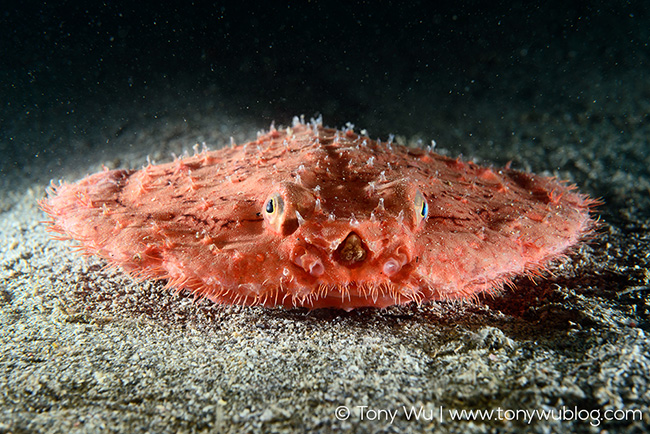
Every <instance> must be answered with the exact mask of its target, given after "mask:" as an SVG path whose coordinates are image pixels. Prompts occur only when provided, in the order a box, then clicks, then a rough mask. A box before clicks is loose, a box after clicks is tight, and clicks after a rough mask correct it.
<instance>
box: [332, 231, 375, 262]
mask: <svg viewBox="0 0 650 434" xmlns="http://www.w3.org/2000/svg"><path fill="white" fill-rule="evenodd" d="M367 257H368V247H367V246H366V244H365V243H364V242H363V240H362V239H361V237H360V236H359V235H358V234H357V233H355V232H354V231H352V232H350V233H349V234H348V235H347V237H345V239H344V240H343V241H341V243H340V244H339V246H338V247H337V248H336V250H335V251H334V254H333V258H334V260H335V261H336V262H338V263H339V264H341V265H344V266H345V267H347V268H357V267H360V266H361V265H362V264H363V262H364V261H365V260H366V258H367Z"/></svg>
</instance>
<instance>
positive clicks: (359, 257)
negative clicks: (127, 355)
mask: <svg viewBox="0 0 650 434" xmlns="http://www.w3.org/2000/svg"><path fill="white" fill-rule="evenodd" d="M593 203H594V201H592V200H590V199H588V198H587V197H586V196H583V195H581V194H579V193H576V192H575V191H573V188H572V187H570V186H567V185H565V184H564V183H562V182H558V181H557V180H555V179H553V178H548V177H543V176H536V175H532V174H527V173H522V172H519V171H515V170H511V169H508V168H505V169H499V170H496V169H490V168H486V167H481V166H478V165H476V164H473V163H468V162H462V161H460V160H458V159H452V158H448V157H444V156H441V155H438V154H435V153H433V152H430V151H425V150H422V149H413V148H407V147H403V146H399V145H396V144H388V143H377V142H376V141H373V140H371V139H369V138H368V137H364V136H360V135H357V134H356V133H354V132H353V131H352V130H346V131H338V130H334V129H329V128H324V127H322V125H320V124H318V123H316V122H313V123H312V124H303V123H300V122H294V125H293V127H292V128H287V129H282V130H275V129H272V130H271V131H270V132H269V133H267V134H264V135H261V136H259V138H258V140H257V141H254V142H251V143H247V144H245V145H240V146H234V147H231V148H225V149H220V150H217V151H212V152H208V151H204V152H202V153H199V154H196V155H194V156H192V157H186V158H183V159H179V160H177V161H175V162H172V163H168V164H162V165H149V166H147V167H145V168H143V169H142V170H138V171H132V170H112V171H104V172H102V173H97V174H95V175H92V176H89V177H87V178H84V179H82V180H81V181H79V182H77V183H75V184H62V185H60V186H56V187H53V188H52V189H51V191H50V194H49V197H48V198H47V199H45V200H43V201H42V202H41V206H42V208H43V209H44V210H45V211H46V212H47V213H48V214H49V215H50V217H51V218H52V223H51V229H52V230H53V231H55V232H59V233H61V234H63V235H64V236H65V237H69V238H73V239H75V240H78V241H79V242H80V243H81V246H82V247H83V249H84V250H85V251H86V252H87V253H89V254H95V255H99V256H101V257H103V258H105V259H106V260H107V261H109V262H110V263H112V264H116V265H119V266H121V267H123V268H124V269H125V270H127V271H129V272H131V273H132V274H134V275H137V276H139V277H144V278H153V279H168V283H169V286H171V287H175V288H179V289H181V288H184V289H187V290H189V291H191V292H193V293H195V294H197V295H199V296H203V297H207V298H209V299H211V300H213V301H215V302H217V303H239V304H262V305H266V306H274V305H284V306H305V307H308V308H318V307H338V308H344V309H352V308H356V307H361V306H376V307H385V306H389V305H393V304H403V303H408V302H412V301H415V302H423V301H427V300H438V299H458V298H467V297H471V296H474V295H475V294H477V293H480V292H483V291H491V290H495V289H498V288H500V287H501V285H502V284H503V283H504V282H508V281H510V279H512V277H514V276H516V275H519V274H524V273H534V274H537V273H539V271H540V270H542V269H544V268H545V267H546V265H547V264H548V262H549V261H550V260H552V259H554V258H557V257H559V256H561V255H562V254H563V253H565V252H566V251H567V249H569V248H570V247H571V246H573V245H574V244H576V243H577V242H578V241H579V240H580V239H581V238H582V237H583V236H584V235H585V234H587V233H588V232H589V231H590V230H591V229H592V227H593V221H592V219H591V218H590V215H589V207H590V205H592V204H593Z"/></svg>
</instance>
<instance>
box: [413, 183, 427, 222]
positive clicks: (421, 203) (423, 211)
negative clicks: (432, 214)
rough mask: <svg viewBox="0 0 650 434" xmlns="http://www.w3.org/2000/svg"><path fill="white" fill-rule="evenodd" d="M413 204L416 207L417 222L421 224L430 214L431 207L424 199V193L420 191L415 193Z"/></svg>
mask: <svg viewBox="0 0 650 434" xmlns="http://www.w3.org/2000/svg"><path fill="white" fill-rule="evenodd" d="M413 204H414V205H415V213H416V216H417V222H418V224H420V223H422V222H423V221H424V220H426V219H427V215H428V214H429V205H428V204H427V200H426V199H425V198H424V196H423V195H422V193H420V191H417V192H416V193H415V199H414V200H413Z"/></svg>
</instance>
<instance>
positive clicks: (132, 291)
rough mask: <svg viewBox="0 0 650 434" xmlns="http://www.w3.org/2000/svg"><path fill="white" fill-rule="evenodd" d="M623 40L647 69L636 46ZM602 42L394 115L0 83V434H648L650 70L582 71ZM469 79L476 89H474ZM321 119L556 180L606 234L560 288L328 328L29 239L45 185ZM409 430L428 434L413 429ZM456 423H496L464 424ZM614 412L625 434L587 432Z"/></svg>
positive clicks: (10, 76)
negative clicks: (461, 414)
mask: <svg viewBox="0 0 650 434" xmlns="http://www.w3.org/2000/svg"><path fill="white" fill-rule="evenodd" d="M641 27H642V26H640V27H639V28H641ZM635 28H636V27H635ZM623 33H625V32H623ZM625 34H627V33H625ZM540 37H541V38H543V35H542V36H540ZM581 37H582V35H578V36H577V38H578V41H582V40H581V39H580V38H581ZM634 37H635V38H637V40H638V39H639V38H641V43H640V44H639V46H643V39H642V38H643V37H647V34H643V33H642V32H641V33H635V34H634ZM630 38H632V37H630ZM598 41H600V39H598V40H597V41H596V42H593V41H592V40H591V39H589V38H586V39H585V40H584V41H582V42H583V43H578V44H576V45H575V47H572V46H571V44H570V43H568V44H567V45H568V46H562V47H556V46H555V51H553V50H547V51H544V50H539V51H537V52H535V50H534V49H533V48H530V50H529V51H528V52H527V53H523V52H520V54H521V56H522V58H521V60H520V61H519V63H518V68H516V69H513V68H509V67H505V66H499V63H498V61H496V63H497V65H496V66H494V68H496V70H497V72H496V73H495V72H494V71H491V75H490V74H486V75H485V76H483V75H481V73H480V72H471V71H470V72H468V73H467V76H464V77H461V78H458V77H456V78H455V79H453V80H452V79H451V78H449V77H448V76H445V77H442V78H440V80H437V79H436V80H434V79H432V80H430V81H426V80H420V81H418V82H417V83H415V84H414V88H413V89H412V90H410V91H408V92H406V93H403V94H401V97H400V98H396V97H395V95H394V93H391V92H382V91H381V89H378V88H376V87H375V88H373V90H372V92H370V91H368V93H367V94H364V93H363V92H361V91H358V88H355V87H354V86H352V85H350V86H349V87H347V88H341V89H339V91H338V92H332V93H328V92H322V94H319V93H318V92H316V91H314V90H313V89H312V90H310V91H309V92H311V93H309V95H310V97H309V98H307V99H306V100H308V101H309V103H304V101H305V99H301V103H300V104H295V106H293V105H292V103H291V96H295V95H297V94H300V93H301V92H300V89H296V87H297V86H302V85H303V83H301V82H300V81H299V80H298V79H294V77H287V78H286V86H287V89H289V88H291V90H287V93H288V94H289V97H288V100H287V101H280V102H277V101H276V102H275V103H274V104H266V103H265V102H264V101H263V100H264V95H263V94H256V93H255V92H257V90H256V89H252V90H250V94H248V95H240V96H239V97H238V98H233V96H232V92H228V90H227V89H226V88H227V87H228V86H227V83H223V82H217V83H216V84H214V85H208V84H206V83H205V82H199V81H197V80H196V77H195V76H194V75H192V74H191V73H178V74H168V75H164V74H152V77H151V78H150V79H149V80H147V81H146V83H145V82H144V80H140V81H138V80H136V82H135V83H133V82H131V81H129V80H127V79H124V80H123V81H120V79H118V78H116V79H115V80H113V81H111V80H110V79H107V78H104V79H103V80H104V81H103V82H102V84H101V85H99V84H97V85H93V88H92V92H91V91H89V90H88V89H86V88H85V87H83V86H81V85H79V84H78V83H77V84H73V85H71V87H70V88H69V89H68V88H67V87H66V86H67V84H66V83H67V81H66V79H64V78H61V77H60V76H59V77H55V76H49V75H48V76H47V77H46V78H44V77H43V76H44V75H47V74H41V76H40V77H41V78H36V79H35V78H34V77H33V76H29V75H28V74H27V75H26V74H25V70H23V69H20V68H16V69H14V70H11V71H9V70H6V71H4V72H3V75H2V77H3V80H5V81H7V82H10V83H12V84H13V85H12V86H10V87H8V88H5V89H6V93H5V98H6V101H5V104H4V105H3V107H2V108H1V109H0V110H2V112H1V116H2V136H1V139H2V153H3V160H4V161H3V165H2V166H1V167H2V175H1V178H0V186H1V187H2V192H1V194H0V198H1V200H0V245H1V246H2V254H1V256H0V346H1V352H0V432H1V433H31V432H34V433H94V432H124V433H126V432H129V433H203V432H280V433H284V432H331V431H335V430H345V431H352V432H362V433H374V432H442V433H445V432H457V433H474V432H533V433H547V432H593V433H597V432H625V433H634V432H644V430H647V429H648V427H649V426H650V408H649V405H650V359H649V357H650V337H648V333H650V320H649V313H650V295H649V294H650V271H649V268H648V263H649V262H650V234H649V228H650V199H649V197H650V171H649V169H648V167H649V166H650V144H649V143H648V141H649V140H650V139H649V137H650V79H649V78H648V77H650V74H649V73H650V70H649V68H648V63H647V57H646V53H645V52H643V50H640V51H634V50H632V51H626V49H621V50H618V51H617V50H615V49H612V50H613V51H615V53H614V54H612V53H611V52H608V51H607V48H608V47H604V46H602V45H601V46H597V47H596V48H599V49H594V50H592V49H590V48H589V44H590V43H592V42H593V43H597V42H598ZM645 42H646V47H647V42H650V40H648V39H646V40H645ZM542 45H543V44H542ZM551 46H553V44H551ZM576 47H577V48H576ZM585 47H587V48H585ZM581 49H584V51H581ZM607 56H610V57H607ZM611 56H620V58H619V59H617V60H616V61H611ZM603 59H605V60H603ZM544 64H549V65H550V66H548V65H546V67H543V66H540V65H544ZM499 68H501V69H499ZM296 74H298V75H299V73H296ZM477 77H488V78H484V79H485V80H486V82H487V84H485V83H484V84H482V85H480V89H475V88H474V87H473V86H479V85H478V84H476V80H477ZM489 77H492V78H489ZM445 80H447V81H445ZM454 80H456V81H454ZM75 83H76V82H75ZM343 83H344V82H343ZM458 83H461V84H462V83H464V85H463V87H462V89H461V90H458V91H454V92H450V91H449V89H450V88H455V87H457V86H458V85H459V84H458ZM391 86H392V87H391ZM395 86H397V85H396V84H392V83H388V84H386V87H387V88H388V89H395ZM365 89H366V90H367V88H365ZM306 92H307V91H306ZM276 93H277V91H276ZM343 94H344V95H346V101H345V102H342V101H341V95H343ZM315 95H316V96H315ZM66 98H68V103H65V100H66ZM54 101H56V102H54ZM70 101H71V102H70ZM260 101H262V102H260ZM350 101H355V102H356V103H353V102H350ZM339 109H340V110H339ZM318 112H320V113H323V115H324V123H325V124H326V125H330V126H338V127H340V126H343V122H345V121H350V122H352V123H354V124H355V125H356V127H357V130H358V129H360V128H366V129H367V130H368V131H369V133H370V135H371V136H372V137H382V138H386V137H387V135H388V133H394V134H396V135H397V140H398V141H400V142H403V143H407V144H411V145H415V144H416V143H417V140H418V139H422V140H424V141H426V142H428V141H429V140H431V139H435V140H436V141H437V146H438V149H440V150H441V152H445V153H447V154H448V155H454V156H455V155H462V158H464V159H468V160H474V161H477V162H480V163H482V164H494V165H496V166H499V165H503V164H505V163H507V162H508V161H512V165H513V167H515V168H520V169H522V170H527V171H533V172H536V173H543V174H547V175H557V176H559V177H561V178H563V179H567V180H569V181H571V182H573V183H576V184H577V185H578V186H579V188H580V190H581V191H582V192H584V193H586V194H589V195H590V196H592V197H598V198H601V199H602V200H603V202H604V204H603V205H601V206H600V207H599V208H598V210H597V215H598V216H599V221H600V223H601V226H600V228H599V230H598V233H597V235H596V236H595V237H594V238H593V239H591V240H590V241H589V242H588V243H585V244H582V245H581V246H580V247H579V248H577V249H576V251H575V252H573V253H572V254H571V255H570V256H569V258H567V259H565V260H562V261H558V262H557V263H555V264H554V266H553V267H552V268H553V274H552V275H550V276H547V278H546V279H539V280H536V281H535V282H532V281H530V280H529V279H527V278H522V279H518V280H517V281H516V282H515V283H516V290H507V291H504V292H503V293H502V294H500V295H498V296H496V297H481V298H479V300H477V301H473V302H467V303H452V302H437V303H432V304H427V305H420V306H417V305H410V306H404V307H392V308H387V309H383V310H375V309H360V310H356V311H352V312H342V311H336V310H317V311H308V310H304V309H295V310H285V309H266V308H260V307H231V306H218V305H214V304H212V303H210V302H208V301H202V302H198V303H196V302H193V299H192V298H191V297H189V296H186V295H184V294H180V295H179V294H174V293H173V292H171V291H169V290H166V289H164V288H163V286H164V282H158V283H154V282H136V281H134V280H132V279H131V278H129V277H128V276H127V275H125V274H123V273H122V272H120V270H118V269H107V268H105V267H104V265H105V262H103V261H102V260H99V259H97V258H92V257H90V258H84V257H81V256H80V255H78V254H76V253H75V252H74V251H73V250H72V249H71V247H72V246H73V243H72V242H59V241H53V240H51V239H50V237H49V234H48V233H47V232H46V231H45V225H44V224H42V223H41V221H42V220H45V216H44V214H43V213H42V212H41V211H40V210H39V208H38V206H37V201H38V200H39V199H41V198H42V197H44V194H45V187H46V186H47V184H48V183H49V181H50V180H51V179H54V180H59V179H64V180H67V181H74V180H77V179H79V178H81V177H82V176H84V175H85V174H88V173H92V172H95V171H98V170H101V167H102V165H106V166H107V167H109V168H117V167H136V168H137V167H140V166H142V165H144V164H146V161H147V156H149V158H151V159H152V160H155V161H157V162H166V161H171V160H172V158H173V157H172V152H174V153H176V154H178V155H180V154H182V153H183V152H184V151H188V152H193V151H192V147H193V146H194V145H195V144H196V143H203V142H205V143H206V144H207V145H208V146H209V147H211V148H214V149H216V148H219V147H220V146H224V145H225V144H227V143H228V142H229V140H230V137H231V136H234V137H235V139H236V141H237V142H238V143H241V142H244V141H245V140H247V139H253V138H254V137H255V134H256V132H257V131H258V130H259V129H262V128H268V126H269V124H270V121H271V120H275V121H276V123H277V124H284V125H287V124H289V123H290V122H291V116H293V115H294V114H301V113H304V114H305V115H307V116H308V117H309V116H311V115H314V114H316V113H318ZM336 113H339V114H340V113H343V116H345V117H346V118H345V119H344V120H341V119H339V118H338V117H337V115H336ZM342 406H344V407H345V408H347V409H349V410H350V414H349V417H348V418H347V419H346V420H341V418H337V413H336V412H337V409H339V411H344V409H343V410H342V409H341V408H342ZM404 406H406V408H411V406H413V407H414V408H416V409H420V408H422V409H424V410H425V412H424V413H423V416H426V417H428V418H429V419H430V415H431V414H430V413H429V412H431V411H432V412H433V414H432V415H433V419H432V420H425V418H424V417H422V418H420V420H415V419H414V418H412V417H411V418H410V420H409V417H407V415H406V414H405V413H404ZM455 410H457V411H460V410H486V411H489V410H493V411H494V414H493V416H492V418H484V419H483V420H481V419H480V418H479V419H477V420H474V421H466V420H463V421H454V420H452V417H451V412H453V411H455ZM518 410H530V411H532V410H553V411H554V412H555V413H554V415H555V417H556V418H557V416H558V413H559V412H562V411H564V420H562V419H560V420H539V418H533V420H532V421H528V420H525V419H524V417H523V416H521V413H519V414H518V417H517V418H515V417H514V416H513V415H514V413H513V412H516V411H518ZM576 410H577V411H578V412H579V414H578V415H575V414H574V415H572V414H571V413H569V411H571V412H575V411H576ZM608 410H618V411H619V412H618V413H615V414H614V416H615V417H617V418H619V419H621V420H613V421H606V420H601V419H600V418H601V417H604V415H605V411H608ZM634 410H638V412H637V413H636V414H633V413H628V414H627V415H625V414H624V413H621V411H622V412H625V411H634ZM388 411H390V412H397V415H396V416H395V418H394V420H392V421H391V420H390V416H388V420H387V418H386V417H387V412H388ZM440 411H442V413H443V417H442V418H441V417H440ZM498 411H501V412H502V413H501V415H502V417H501V418H499V417H498V413H497V412H498ZM507 411H509V412H507ZM377 415H379V419H376V416H377ZM635 417H636V419H637V420H633V419H634V418H635ZM639 417H640V418H641V419H640V420H639ZM552 419H553V418H552Z"/></svg>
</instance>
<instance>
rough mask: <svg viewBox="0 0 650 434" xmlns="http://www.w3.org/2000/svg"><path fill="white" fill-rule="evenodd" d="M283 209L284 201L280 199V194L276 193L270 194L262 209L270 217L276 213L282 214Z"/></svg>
mask: <svg viewBox="0 0 650 434" xmlns="http://www.w3.org/2000/svg"><path fill="white" fill-rule="evenodd" d="M283 210H284V201H283V200H282V196H280V195H279V194H277V193H276V194H274V195H273V196H271V197H270V198H269V199H268V200H267V201H266V205H265V206H264V211H265V212H266V214H267V215H268V216H269V217H272V216H274V215H276V214H282V211H283Z"/></svg>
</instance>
